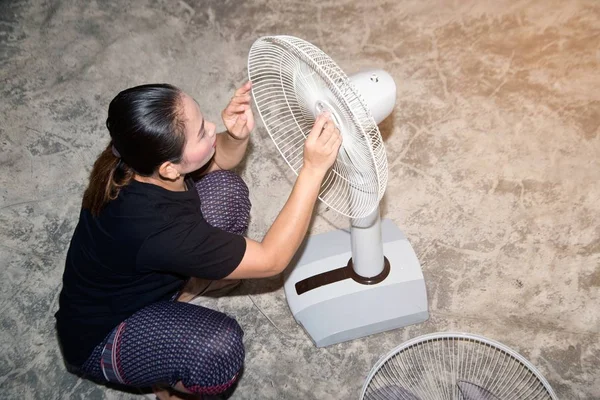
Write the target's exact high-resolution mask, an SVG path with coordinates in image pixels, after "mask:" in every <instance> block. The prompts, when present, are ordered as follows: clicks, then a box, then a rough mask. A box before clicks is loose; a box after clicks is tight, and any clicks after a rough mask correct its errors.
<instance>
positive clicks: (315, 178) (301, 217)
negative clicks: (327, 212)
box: [262, 168, 323, 273]
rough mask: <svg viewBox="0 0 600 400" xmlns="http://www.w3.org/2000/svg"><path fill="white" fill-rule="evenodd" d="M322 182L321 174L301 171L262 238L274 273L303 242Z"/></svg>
mask: <svg viewBox="0 0 600 400" xmlns="http://www.w3.org/2000/svg"><path fill="white" fill-rule="evenodd" d="M322 181H323V172H320V171H313V170H310V169H308V168H302V169H301V170H300V173H299V175H298V179H296V183H295V185H294V188H293V190H292V193H291V194H290V197H289V199H288V201H287V202H286V203H285V206H284V207H283V209H282V210H281V212H280V213H279V215H278V217H277V218H276V219H275V222H274V223H273V225H272V226H271V229H269V231H268V232H267V234H266V235H265V237H264V239H263V241H262V246H263V248H264V249H265V250H266V252H267V254H268V255H269V257H268V258H269V259H270V261H272V263H271V264H272V267H273V268H274V271H273V273H279V272H281V271H282V270H283V269H284V268H285V267H286V266H287V265H288V264H289V262H290V260H291V259H292V257H293V256H294V254H295V253H296V250H298V247H299V246H300V244H301V243H302V240H303V239H304V237H305V235H306V232H307V230H308V225H309V223H310V220H311V217H312V213H313V209H314V206H315V202H316V200H317V196H318V195H319V190H320V188H321V182H322Z"/></svg>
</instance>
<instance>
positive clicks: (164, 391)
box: [152, 382, 202, 400]
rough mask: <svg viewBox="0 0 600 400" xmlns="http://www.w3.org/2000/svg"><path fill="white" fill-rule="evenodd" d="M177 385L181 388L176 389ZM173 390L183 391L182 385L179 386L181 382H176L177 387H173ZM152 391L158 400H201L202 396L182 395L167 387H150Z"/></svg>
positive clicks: (182, 393)
mask: <svg viewBox="0 0 600 400" xmlns="http://www.w3.org/2000/svg"><path fill="white" fill-rule="evenodd" d="M178 385H180V386H181V387H180V388H178V387H177V386H178ZM175 388H176V389H183V390H185V388H184V387H183V385H181V382H178V383H177V385H175ZM152 391H153V392H154V394H155V395H156V398H157V399H158V400H202V395H199V394H192V393H184V392H182V391H178V390H174V389H171V388H168V387H162V386H152Z"/></svg>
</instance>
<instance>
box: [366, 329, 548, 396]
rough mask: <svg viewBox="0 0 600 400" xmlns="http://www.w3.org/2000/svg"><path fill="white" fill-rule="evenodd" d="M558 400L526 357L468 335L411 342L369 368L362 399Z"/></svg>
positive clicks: (452, 335)
mask: <svg viewBox="0 0 600 400" xmlns="http://www.w3.org/2000/svg"><path fill="white" fill-rule="evenodd" d="M556 398H557V397H556V395H555V394H554V391H553V390H552V388H551V387H550V385H549V384H548V382H547V381H546V379H544V377H543V376H542V375H541V374H540V373H539V372H538V370H537V369H536V368H535V367H534V366H533V365H532V364H531V363H530V362H529V361H527V360H526V359H525V358H524V357H522V356H521V355H520V354H518V353H517V352H515V351H514V350H512V349H510V348H508V347H506V346H504V345H503V344H501V343H498V342H495V341H493V340H489V339H486V338H484V337H480V336H476V335H471V334H465V333H444V334H430V335H424V336H420V337H417V338H415V339H413V340H410V341H408V342H406V343H404V344H402V345H400V346H398V347H397V348H396V349H394V350H393V351H391V352H390V353H389V354H388V355H386V356H385V357H383V358H382V359H380V360H379V361H378V362H377V364H376V365H375V367H373V369H372V370H371V373H370V374H369V377H368V378H367V381H366V382H365V385H364V386H363V391H362V395H361V399H362V400H392V399H393V400H428V399H436V400H437V399H440V400H447V399H453V400H454V399H457V400H513V399H514V400H542V399H553V400H555V399H556Z"/></svg>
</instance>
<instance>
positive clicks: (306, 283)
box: [296, 257, 391, 295]
mask: <svg viewBox="0 0 600 400" xmlns="http://www.w3.org/2000/svg"><path fill="white" fill-rule="evenodd" d="M352 266H353V264H352V259H350V260H348V264H347V265H346V266H345V267H341V268H337V269H333V270H331V271H327V272H323V273H320V274H318V275H315V276H311V277H310V278H306V279H303V280H301V281H299V282H296V293H298V295H301V294H303V293H306V292H308V291H310V290H313V289H316V288H318V287H321V286H326V285H330V284H332V283H335V282H339V281H343V280H345V279H352V280H353V281H355V282H357V283H360V284H361V285H375V284H377V283H379V282H382V281H383V280H384V279H385V278H387V276H388V275H389V274H390V268H391V267H390V262H389V260H388V259H387V258H386V257H383V271H381V273H380V274H379V275H375V276H372V277H369V278H365V277H364V276H360V275H358V274H357V273H356V272H354V268H352Z"/></svg>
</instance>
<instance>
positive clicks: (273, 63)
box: [248, 36, 388, 218]
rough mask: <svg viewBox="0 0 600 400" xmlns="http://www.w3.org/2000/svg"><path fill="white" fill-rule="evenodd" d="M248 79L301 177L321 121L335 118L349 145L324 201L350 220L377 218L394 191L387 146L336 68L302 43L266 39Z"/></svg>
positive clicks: (327, 182) (255, 49)
mask: <svg viewBox="0 0 600 400" xmlns="http://www.w3.org/2000/svg"><path fill="white" fill-rule="evenodd" d="M248 74H249V76H250V80H251V81H252V94H253V97H254V102H255V104H256V107H257V109H258V112H259V114H260V116H261V119H262V121H263V123H264V125H265V127H266V129H267V132H268V133H269V135H270V137H271V139H273V142H274V143H275V146H276V147H277V149H278V150H279V152H280V153H281V155H282V156H283V157H284V159H285V161H286V162H287V163H288V165H289V166H290V167H291V168H292V170H293V171H294V172H295V173H296V174H298V173H299V172H300V169H301V168H302V165H303V162H304V158H303V153H304V141H305V140H306V137H307V136H308V134H309V133H310V130H311V129H312V127H313V125H314V122H315V116H316V115H318V114H319V113H320V112H321V111H329V112H331V114H332V118H333V120H334V122H335V123H336V125H337V126H338V128H339V129H340V132H341V134H342V139H343V143H342V147H341V148H340V152H339V154H338V158H337V160H336V162H335V164H334V165H333V167H332V168H331V170H330V171H329V172H328V173H327V175H326V176H325V179H324V180H323V184H322V185H321V190H320V192H319V199H321V200H322V201H323V202H324V203H325V204H327V205H328V206H329V207H330V208H332V209H334V210H336V211H338V212H339V213H341V214H343V215H346V216H348V217H350V218H362V217H366V216H367V215H369V214H370V213H371V212H372V211H373V210H375V208H376V207H377V206H378V204H379V201H380V200H381V198H382V197H383V193H384V191H385V187H386V185H387V174H388V171H387V158H386V154H385V148H384V146H383V140H382V139H381V134H380V133H379V128H378V127H377V124H376V123H375V121H374V120H373V117H372V116H371V112H370V110H369V109H368V107H367V105H366V103H365V101H364V100H363V99H362V98H361V96H360V94H359V93H358V91H357V90H356V88H355V86H354V85H353V84H352V82H351V81H350V79H349V78H348V77H347V76H346V74H344V72H343V71H342V70H341V69H340V68H339V67H338V66H337V64H336V63H335V62H334V61H333V60H332V59H331V58H330V57H328V56H327V55H326V54H325V53H324V52H323V51H321V50H320V49H319V48H317V47H315V46H314V45H312V44H310V43H308V42H306V41H304V40H302V39H298V38H295V37H292V36H267V37H262V38H260V39H258V40H257V41H256V42H255V43H254V44H253V45H252V48H251V49H250V54H249V56H248Z"/></svg>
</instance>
